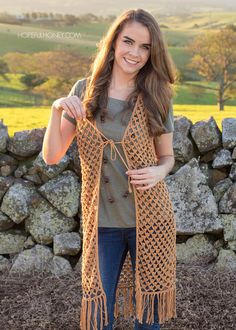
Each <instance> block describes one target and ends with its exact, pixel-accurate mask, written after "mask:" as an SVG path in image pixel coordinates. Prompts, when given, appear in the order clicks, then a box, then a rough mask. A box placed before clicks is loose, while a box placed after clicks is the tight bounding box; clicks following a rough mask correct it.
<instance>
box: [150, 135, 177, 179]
mask: <svg viewBox="0 0 236 330" xmlns="http://www.w3.org/2000/svg"><path fill="white" fill-rule="evenodd" d="M154 145H155V150H156V155H157V158H158V166H163V168H164V169H165V172H166V175H167V174H168V173H169V172H170V171H171V170H172V168H173V167H174V164H175V156H174V150H173V132H169V133H165V134H162V135H160V136H159V141H158V140H157V139H155V138H154Z"/></svg>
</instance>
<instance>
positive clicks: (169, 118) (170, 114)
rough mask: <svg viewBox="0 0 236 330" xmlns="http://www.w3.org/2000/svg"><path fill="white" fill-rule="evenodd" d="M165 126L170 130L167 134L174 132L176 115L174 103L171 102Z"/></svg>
mask: <svg viewBox="0 0 236 330" xmlns="http://www.w3.org/2000/svg"><path fill="white" fill-rule="evenodd" d="M164 126H165V127H166V129H167V130H168V132H166V133H170V132H174V129H175V128H174V113H173V102H172V100H171V104H170V108H169V112H168V116H167V118H166V120H165V122H164Z"/></svg>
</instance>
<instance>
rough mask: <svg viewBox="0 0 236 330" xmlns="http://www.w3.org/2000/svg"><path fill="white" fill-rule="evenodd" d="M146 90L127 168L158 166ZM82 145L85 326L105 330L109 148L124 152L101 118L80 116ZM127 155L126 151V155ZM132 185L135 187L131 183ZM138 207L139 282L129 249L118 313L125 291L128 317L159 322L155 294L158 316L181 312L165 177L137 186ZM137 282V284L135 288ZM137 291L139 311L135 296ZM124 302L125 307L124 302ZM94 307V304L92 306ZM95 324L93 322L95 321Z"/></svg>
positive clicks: (125, 141) (135, 117) (133, 121)
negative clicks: (102, 195) (103, 216)
mask: <svg viewBox="0 0 236 330" xmlns="http://www.w3.org/2000/svg"><path fill="white" fill-rule="evenodd" d="M144 110H145V109H144V104H143V100H142V98H141V95H139V96H138V98H137V100H136V103H135V106H134V109H133V112H132V115H131V118H130V120H129V123H128V126H127V127H126V130H125V133H124V135H123V138H122V141H120V142H119V143H121V144H122V147H123V150H124V154H125V157H126V161H127V163H126V161H125V160H124V159H122V161H123V162H124V163H125V164H126V167H127V169H138V168H143V167H147V166H156V165H157V160H158V159H157V156H156V152H155V146H154V139H153V137H150V136H149V134H148V125H147V115H146V112H145V111H144ZM76 137H77V145H78V151H79V158H80V163H81V172H82V187H81V208H82V228H83V246H82V290H83V296H82V304H81V314H80V328H81V329H82V330H92V329H97V316H98V315H100V316H102V315H104V318H103V317H101V318H100V330H102V329H103V326H105V325H107V324H108V312H107V305H106V294H105V291H104V289H103V286H102V281H101V276H100V273H99V256H98V214H99V210H98V206H99V190H100V179H101V165H102V160H103V148H104V146H105V145H106V144H107V143H109V144H110V146H111V151H114V152H115V151H117V152H118V153H119V151H118V149H117V148H116V147H115V142H114V141H113V140H111V139H110V140H108V139H106V137H105V136H104V135H103V134H102V133H101V132H100V131H99V130H98V129H97V126H96V122H95V120H94V121H93V120H91V121H90V120H89V119H88V118H85V119H83V120H77V127H76ZM120 156H121V155H120ZM129 179H130V178H129V177H128V185H129V192H132V188H131V184H130V182H129ZM133 190H134V191H133V192H134V198H135V212H136V247H137V249H136V269H135V281H133V272H132V264H131V257H130V254H129V253H127V256H126V259H125V262H124V264H123V268H122V271H121V274H120V278H119V282H118V286H117V291H116V303H115V311H114V317H115V318H117V317H118V314H119V311H122V308H121V306H120V305H119V304H120V300H119V299H118V297H119V295H123V299H122V300H123V316H124V318H127V317H129V316H134V315H135V314H134V313H135V312H136V317H137V319H138V321H139V322H140V323H142V320H143V315H144V309H146V308H147V309H148V310H147V318H146V322H147V323H149V324H151V323H153V322H154V298H155V296H157V298H158V307H157V309H158V320H159V323H160V324H161V323H163V322H165V321H167V320H169V319H170V318H173V317H177V315H176V283H175V281H176V223H175V217H174V212H173V208H172V203H171V199H170V196H169V191H168V189H167V186H166V183H165V181H164V180H160V181H159V182H157V184H156V185H155V186H154V187H152V188H150V189H147V190H143V191H141V190H140V191H139V190H138V189H135V188H134V189H133ZM134 283H135V287H134ZM134 292H135V298H136V311H135V308H134V305H133V301H132V296H133V294H134ZM118 305H119V306H118ZM92 306H93V308H92ZM91 324H92V326H91Z"/></svg>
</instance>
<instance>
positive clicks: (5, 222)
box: [0, 211, 15, 231]
mask: <svg viewBox="0 0 236 330" xmlns="http://www.w3.org/2000/svg"><path fill="white" fill-rule="evenodd" d="M14 225H15V222H14V221H12V220H11V219H10V218H9V217H8V216H7V215H6V214H4V213H3V212H1V211H0V231H3V230H6V229H9V228H12V227H13V226H14Z"/></svg>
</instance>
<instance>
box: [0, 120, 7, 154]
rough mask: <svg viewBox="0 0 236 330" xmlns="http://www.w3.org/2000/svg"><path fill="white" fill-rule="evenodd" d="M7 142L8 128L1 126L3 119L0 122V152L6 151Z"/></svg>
mask: <svg viewBox="0 0 236 330" xmlns="http://www.w3.org/2000/svg"><path fill="white" fill-rule="evenodd" d="M8 140H9V134H8V128H7V126H6V125H4V124H3V119H1V120H0V152H6V151H7V141H8Z"/></svg>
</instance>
